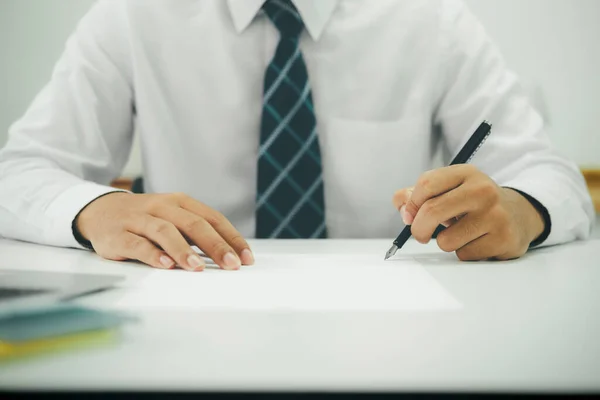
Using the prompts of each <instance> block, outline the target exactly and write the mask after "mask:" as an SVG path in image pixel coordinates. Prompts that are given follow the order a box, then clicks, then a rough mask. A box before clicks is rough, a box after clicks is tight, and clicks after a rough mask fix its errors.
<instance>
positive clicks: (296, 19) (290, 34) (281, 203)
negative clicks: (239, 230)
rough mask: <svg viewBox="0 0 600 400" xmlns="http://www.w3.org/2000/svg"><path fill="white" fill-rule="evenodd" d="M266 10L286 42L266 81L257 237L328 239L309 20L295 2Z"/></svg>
mask: <svg viewBox="0 0 600 400" xmlns="http://www.w3.org/2000/svg"><path fill="white" fill-rule="evenodd" d="M263 11H264V12H265V14H266V15H267V16H268V17H269V19H270V20H271V22H272V23H273V24H274V25H275V27H277V29H278V30H279V33H280V40H279V44H278V46H277V49H276V51H275V56H274V57H273V60H272V61H271V63H270V64H269V66H268V68H267V72H266V74H265V82H264V99H263V114H262V121H261V133H260V148H259V155H258V184H257V186H258V187H257V189H258V190H257V205H256V237H257V238H289V239H299V238H305V239H307V238H325V237H327V228H326V225H325V207H324V193H323V177H322V167H321V151H320V149H319V141H318V136H317V130H316V118H315V113H314V107H313V100H312V93H311V89H310V84H309V81H308V72H307V69H306V64H305V63H304V58H303V57H302V53H301V51H300V47H299V41H300V35H301V34H302V32H303V31H304V23H303V21H302V18H301V16H300V14H299V13H298V11H297V10H296V7H295V6H294V5H293V4H292V2H291V1H289V0H267V1H266V2H265V4H264V5H263Z"/></svg>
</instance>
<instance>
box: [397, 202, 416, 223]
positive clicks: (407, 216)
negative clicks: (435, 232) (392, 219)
mask: <svg viewBox="0 0 600 400" xmlns="http://www.w3.org/2000/svg"><path fill="white" fill-rule="evenodd" d="M400 215H401V216H402V221H403V222H404V224H405V225H410V224H412V223H413V220H414V218H413V216H412V215H410V213H409V212H406V206H402V207H400Z"/></svg>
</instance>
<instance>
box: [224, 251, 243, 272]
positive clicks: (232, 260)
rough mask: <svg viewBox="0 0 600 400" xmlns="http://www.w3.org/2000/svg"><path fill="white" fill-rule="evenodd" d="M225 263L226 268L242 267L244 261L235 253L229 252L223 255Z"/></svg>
mask: <svg viewBox="0 0 600 400" xmlns="http://www.w3.org/2000/svg"><path fill="white" fill-rule="evenodd" d="M223 264H224V265H225V268H226V269H240V267H241V266H242V263H241V261H240V259H239V258H238V257H237V256H236V255H235V254H233V253H227V254H225V256H224V257H223Z"/></svg>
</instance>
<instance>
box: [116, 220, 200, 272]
mask: <svg viewBox="0 0 600 400" xmlns="http://www.w3.org/2000/svg"><path fill="white" fill-rule="evenodd" d="M126 228H127V230H128V231H130V232H132V233H135V234H136V235H138V236H142V237H145V238H147V239H149V240H151V241H152V242H154V243H156V244H157V245H159V246H160V247H162V249H163V250H164V251H165V252H166V253H167V254H168V255H169V256H170V257H171V258H172V259H173V260H175V262H177V264H178V265H179V266H180V267H182V268H184V269H187V270H190V271H202V270H204V267H205V266H206V263H205V262H204V260H203V259H202V258H201V257H200V256H199V255H198V254H196V252H195V251H194V250H193V249H192V248H191V247H190V245H189V244H188V242H187V240H186V239H185V238H184V237H183V236H182V235H181V233H180V232H179V230H178V229H177V228H176V227H175V225H173V224H172V223H171V222H169V221H165V220H164V219H160V218H156V217H153V216H151V215H144V216H142V217H140V218H137V219H135V220H134V221H133V222H132V223H130V224H128V225H127V226H126Z"/></svg>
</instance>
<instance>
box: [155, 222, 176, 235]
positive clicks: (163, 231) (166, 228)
mask: <svg viewBox="0 0 600 400" xmlns="http://www.w3.org/2000/svg"><path fill="white" fill-rule="evenodd" d="M173 228H174V226H173V224H170V223H168V222H167V221H162V222H158V223H156V224H155V226H154V227H153V230H154V233H157V234H159V235H167V234H169V233H171V232H173Z"/></svg>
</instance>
